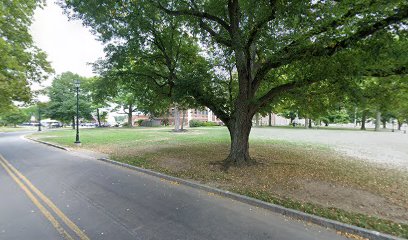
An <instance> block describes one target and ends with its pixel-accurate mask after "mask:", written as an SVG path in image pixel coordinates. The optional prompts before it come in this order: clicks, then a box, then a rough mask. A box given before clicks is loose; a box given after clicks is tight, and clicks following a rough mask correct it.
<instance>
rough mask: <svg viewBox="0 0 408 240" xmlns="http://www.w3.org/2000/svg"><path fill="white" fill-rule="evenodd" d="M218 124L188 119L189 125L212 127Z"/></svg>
mask: <svg viewBox="0 0 408 240" xmlns="http://www.w3.org/2000/svg"><path fill="white" fill-rule="evenodd" d="M214 126H219V125H218V123H215V122H203V121H198V120H190V127H214Z"/></svg>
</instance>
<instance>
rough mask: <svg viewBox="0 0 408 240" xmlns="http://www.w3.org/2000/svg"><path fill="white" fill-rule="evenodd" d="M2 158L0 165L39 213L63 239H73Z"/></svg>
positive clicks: (0, 158)
mask: <svg viewBox="0 0 408 240" xmlns="http://www.w3.org/2000/svg"><path fill="white" fill-rule="evenodd" d="M3 160H4V159H3V158H2V157H1V156H0V165H2V166H3V168H4V169H5V170H6V172H7V173H8V174H9V175H10V177H11V178H12V179H13V180H14V181H15V182H16V183H17V184H18V186H19V187H20V188H21V189H22V190H23V191H24V192H25V194H26V195H27V197H28V198H29V199H30V200H31V201H32V202H33V203H34V205H36V206H37V208H38V209H40V211H41V213H42V214H43V215H44V216H45V217H46V218H47V219H48V221H50V222H51V224H52V226H54V228H55V229H57V231H58V233H60V234H61V235H62V236H63V237H64V238H65V239H68V240H74V238H72V237H71V235H69V234H68V233H67V232H66V231H65V230H64V228H63V227H62V226H61V224H59V222H58V221H57V219H55V218H54V216H52V214H51V213H50V212H49V211H48V210H47V209H46V208H45V207H44V206H43V205H42V204H41V203H40V202H39V201H38V199H37V198H36V197H35V196H34V195H33V193H32V192H30V190H29V189H28V188H27V187H26V186H25V185H24V184H23V183H22V182H21V181H20V179H18V178H17V176H16V175H15V174H14V173H13V172H12V171H11V170H10V169H9V168H8V167H7V165H6V164H5V163H4V162H3Z"/></svg>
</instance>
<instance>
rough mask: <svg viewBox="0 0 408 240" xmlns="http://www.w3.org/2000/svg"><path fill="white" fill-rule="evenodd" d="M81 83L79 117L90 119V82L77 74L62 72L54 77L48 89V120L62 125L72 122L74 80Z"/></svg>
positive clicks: (73, 116) (74, 97)
mask: <svg viewBox="0 0 408 240" xmlns="http://www.w3.org/2000/svg"><path fill="white" fill-rule="evenodd" d="M76 79H79V80H80V81H81V87H80V94H79V117H80V118H85V119H91V118H92V115H91V113H92V108H91V102H92V99H91V97H90V96H91V94H90V80H89V79H87V78H85V77H81V76H79V75H78V74H74V73H71V72H64V73H62V74H60V75H58V76H56V77H55V78H54V80H53V82H52V85H51V87H50V88H49V92H48V97H49V98H50V103H49V106H48V110H47V115H48V116H49V117H50V118H53V119H56V120H59V121H61V122H64V123H68V122H72V123H73V126H74V122H75V121H74V120H75V116H76V88H75V86H74V80H76Z"/></svg>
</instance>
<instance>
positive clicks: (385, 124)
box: [382, 120, 387, 128]
mask: <svg viewBox="0 0 408 240" xmlns="http://www.w3.org/2000/svg"><path fill="white" fill-rule="evenodd" d="M382 124H383V128H387V121H386V120H383V121H382Z"/></svg>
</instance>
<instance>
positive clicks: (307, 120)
mask: <svg viewBox="0 0 408 240" xmlns="http://www.w3.org/2000/svg"><path fill="white" fill-rule="evenodd" d="M308 122H309V119H308V118H305V128H308Z"/></svg>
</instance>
